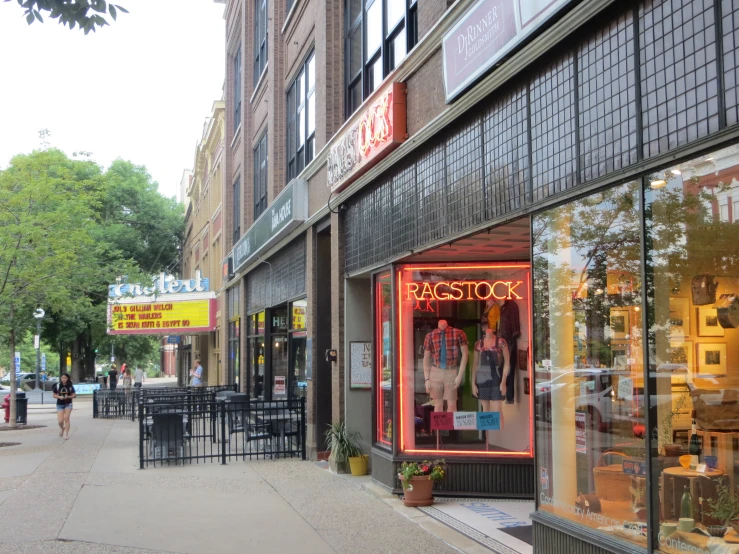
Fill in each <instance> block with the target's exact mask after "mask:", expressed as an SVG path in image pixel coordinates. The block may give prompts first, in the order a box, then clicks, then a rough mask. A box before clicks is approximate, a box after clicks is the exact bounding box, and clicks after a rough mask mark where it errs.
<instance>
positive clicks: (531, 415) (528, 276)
mask: <svg viewBox="0 0 739 554" xmlns="http://www.w3.org/2000/svg"><path fill="white" fill-rule="evenodd" d="M526 288H527V289H528V291H529V298H531V272H530V271H527V272H526ZM532 312H533V309H532V307H531V304H529V351H528V355H527V356H526V366H527V367H526V374H527V375H528V376H529V457H530V458H533V457H534V388H535V387H534V375H533V369H532V366H533V365H534V364H532V363H531V362H530V361H529V360H532V359H533V356H534V342H533V336H534V318H533V314H532Z"/></svg>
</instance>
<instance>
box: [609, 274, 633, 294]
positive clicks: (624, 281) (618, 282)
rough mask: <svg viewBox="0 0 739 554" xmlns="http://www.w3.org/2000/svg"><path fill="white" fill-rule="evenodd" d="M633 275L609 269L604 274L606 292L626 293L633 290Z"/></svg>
mask: <svg viewBox="0 0 739 554" xmlns="http://www.w3.org/2000/svg"><path fill="white" fill-rule="evenodd" d="M634 281H635V276H634V275H633V274H632V273H627V272H623V271H609V272H608V273H607V274H606V292H607V293H608V294H621V295H623V294H628V293H632V292H634V288H635V287H634Z"/></svg>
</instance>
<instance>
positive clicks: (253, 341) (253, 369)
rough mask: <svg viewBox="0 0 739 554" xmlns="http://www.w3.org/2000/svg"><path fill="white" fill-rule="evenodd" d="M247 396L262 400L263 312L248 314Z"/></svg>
mask: <svg viewBox="0 0 739 554" xmlns="http://www.w3.org/2000/svg"><path fill="white" fill-rule="evenodd" d="M248 321H249V323H248V326H247V329H248V331H247V334H248V335H249V336H248V338H247V341H248V343H249V397H250V398H253V399H255V400H264V312H259V313H258V314H254V315H252V316H249V318H248Z"/></svg>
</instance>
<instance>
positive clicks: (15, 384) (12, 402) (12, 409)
mask: <svg viewBox="0 0 739 554" xmlns="http://www.w3.org/2000/svg"><path fill="white" fill-rule="evenodd" d="M14 319H15V310H14V308H13V305H12V304H11V305H10V338H9V340H8V346H9V347H10V420H9V421H8V426H9V427H15V426H16V425H17V424H16V422H15V419H16V414H17V413H18V412H17V408H16V404H15V389H16V388H18V382H17V380H16V375H15V326H14V321H13V320H14Z"/></svg>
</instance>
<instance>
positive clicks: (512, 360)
mask: <svg viewBox="0 0 739 554" xmlns="http://www.w3.org/2000/svg"><path fill="white" fill-rule="evenodd" d="M530 282H531V279H530V265H529V264H528V263H488V264H485V263H481V264H448V265H447V264H436V265H400V266H397V267H396V292H395V294H397V305H398V306H399V310H398V322H397V324H398V329H397V333H398V357H399V362H400V363H399V376H398V385H399V386H398V398H399V411H400V436H399V439H400V442H399V445H400V450H401V451H403V452H406V453H423V454H424V455H425V454H429V455H433V454H438V455H445V456H446V455H454V454H472V455H482V456H485V455H489V456H498V457H500V456H512V457H516V456H518V457H530V456H531V455H532V451H533V449H532V444H531V439H532V432H531V424H532V419H531V412H532V402H531V396H530V394H529V391H528V388H527V379H528V377H529V374H528V371H529V367H528V365H529V364H528V351H529V343H530V333H529V329H530V305H529V302H530V298H531V294H530ZM381 287H382V285H381V284H379V283H378V289H379V288H381ZM378 344H380V341H379V340H378Z"/></svg>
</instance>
